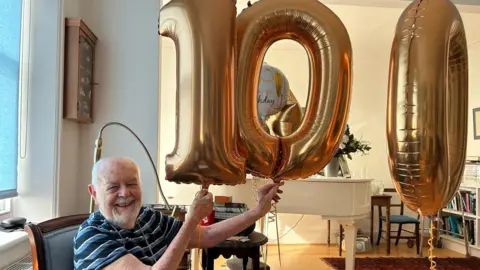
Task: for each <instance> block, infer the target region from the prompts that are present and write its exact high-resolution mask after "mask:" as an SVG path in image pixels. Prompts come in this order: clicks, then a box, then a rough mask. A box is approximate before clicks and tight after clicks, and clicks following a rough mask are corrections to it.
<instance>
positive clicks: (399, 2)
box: [252, 0, 480, 13]
mask: <svg viewBox="0 0 480 270" xmlns="http://www.w3.org/2000/svg"><path fill="white" fill-rule="evenodd" d="M319 1H320V2H322V3H324V4H326V5H350V6H371V7H386V8H405V7H407V5H408V4H410V3H411V2H413V0H319ZM426 1H436V0H426ZM450 1H451V2H452V3H454V4H455V5H456V6H457V8H458V10H460V11H461V12H469V13H480V0H450ZM252 2H253V1H252Z"/></svg>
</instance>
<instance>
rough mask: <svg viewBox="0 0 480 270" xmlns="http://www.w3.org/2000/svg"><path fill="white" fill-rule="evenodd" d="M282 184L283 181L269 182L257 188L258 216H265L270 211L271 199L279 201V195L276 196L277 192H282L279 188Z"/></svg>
mask: <svg viewBox="0 0 480 270" xmlns="http://www.w3.org/2000/svg"><path fill="white" fill-rule="evenodd" d="M284 184H285V183H284V182H283V181H282V182H280V183H271V184H267V185H265V186H263V187H262V188H260V189H259V190H258V193H257V198H258V204H257V207H256V210H257V212H258V214H259V215H260V216H265V215H266V214H267V213H268V212H269V211H270V208H271V207H272V200H273V201H275V202H277V203H278V202H279V201H280V196H278V194H281V193H283V191H282V190H281V189H279V188H280V186H283V185H284Z"/></svg>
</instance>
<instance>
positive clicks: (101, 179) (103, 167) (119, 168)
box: [92, 157, 140, 187]
mask: <svg viewBox="0 0 480 270" xmlns="http://www.w3.org/2000/svg"><path fill="white" fill-rule="evenodd" d="M129 172H130V173H131V172H135V174H136V175H137V178H138V180H140V169H139V167H138V164H137V163H136V162H135V161H134V160H132V159H131V158H127V157H108V158H102V159H100V160H99V161H97V162H96V163H95V164H94V165H93V168H92V185H94V186H95V187H98V185H99V184H103V183H105V180H108V178H109V177H115V175H116V174H117V175H118V174H125V173H129Z"/></svg>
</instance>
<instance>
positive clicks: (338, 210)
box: [210, 177, 373, 270]
mask: <svg viewBox="0 0 480 270" xmlns="http://www.w3.org/2000/svg"><path fill="white" fill-rule="evenodd" d="M372 180H373V179H368V178H367V179H363V178H362V179H359V178H341V177H337V178H321V177H318V178H315V177H313V178H306V179H299V180H289V181H285V185H284V186H283V187H282V190H283V194H282V195H281V197H282V199H281V201H280V202H279V203H278V204H277V213H288V214H305V215H315V216H320V217H321V218H322V219H324V220H336V221H338V222H339V223H340V224H342V225H343V227H344V228H345V260H346V262H345V266H346V269H347V270H353V269H355V251H356V249H355V242H356V232H357V229H356V221H357V220H360V219H365V218H370V200H371V181H372ZM253 181H257V182H258V183H257V184H258V187H261V186H263V185H264V184H265V183H268V182H271V180H264V179H260V180H257V178H253V179H252V177H247V183H246V184H245V185H240V186H234V187H226V186H210V191H211V192H212V193H213V195H225V196H233V199H234V201H235V202H244V203H246V204H247V205H249V206H254V205H255V203H256V202H255V201H254V195H253V194H252V182H253Z"/></svg>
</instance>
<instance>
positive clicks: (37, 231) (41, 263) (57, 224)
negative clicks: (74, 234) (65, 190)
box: [25, 214, 89, 270]
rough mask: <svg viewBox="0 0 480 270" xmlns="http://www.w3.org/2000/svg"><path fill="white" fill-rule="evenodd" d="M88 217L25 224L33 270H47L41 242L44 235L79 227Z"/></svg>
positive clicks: (72, 217) (84, 215) (62, 218)
mask: <svg viewBox="0 0 480 270" xmlns="http://www.w3.org/2000/svg"><path fill="white" fill-rule="evenodd" d="M88 217H89V214H81V215H73V216H65V217H59V218H54V219H50V220H47V221H44V222H41V223H39V224H32V223H30V224H27V225H26V226H25V231H26V232H27V234H28V239H29V241H30V248H31V251H32V265H33V270H47V266H46V261H45V250H44V241H43V238H44V235H45V234H48V233H50V232H53V231H56V230H59V229H62V228H66V227H70V226H76V225H78V226H80V225H81V224H82V222H84V221H85V220H87V219H88ZM72 241H73V239H72ZM72 252H73V250H72Z"/></svg>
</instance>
